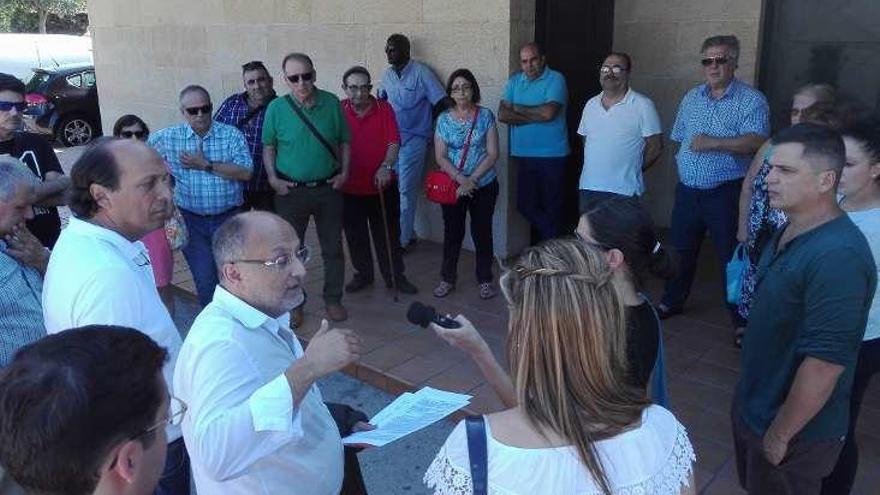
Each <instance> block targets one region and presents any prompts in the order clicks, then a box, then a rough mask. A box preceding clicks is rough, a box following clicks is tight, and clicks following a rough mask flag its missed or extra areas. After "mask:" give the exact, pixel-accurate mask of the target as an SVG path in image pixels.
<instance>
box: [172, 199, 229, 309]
mask: <svg viewBox="0 0 880 495" xmlns="http://www.w3.org/2000/svg"><path fill="white" fill-rule="evenodd" d="M180 213H181V214H182V215H183V220H184V221H185V222H186V229H187V230H188V231H189V242H188V243H187V245H186V247H184V248H183V249H182V251H183V257H184V258H186V263H187V264H188V265H189V271H190V272H192V276H193V282H194V283H195V285H196V295H197V296H198V298H199V304H201V305H202V306H207V305H208V303H210V302H211V299H212V298H213V297H214V288H215V287H217V284H218V283H219V279H218V278H217V265H216V264H215V263H214V252H213V250H212V249H211V240H212V239H213V237H214V232H216V231H217V229H218V228H220V225H222V224H223V222H225V221H226V219H228V218H229V217H231V216H233V215H235V214H236V213H238V208H232V209H230V210H227V211H224V212H223V213H220V214H218V215H198V214H195V213H193V212H191V211H187V210H184V209H183V208H180Z"/></svg>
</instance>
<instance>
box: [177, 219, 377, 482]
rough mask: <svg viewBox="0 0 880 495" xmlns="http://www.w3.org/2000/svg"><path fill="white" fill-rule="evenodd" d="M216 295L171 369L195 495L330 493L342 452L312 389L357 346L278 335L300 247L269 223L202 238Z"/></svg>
mask: <svg viewBox="0 0 880 495" xmlns="http://www.w3.org/2000/svg"><path fill="white" fill-rule="evenodd" d="M213 251H214V258H215V260H216V263H217V268H218V271H219V274H220V277H219V278H220V285H219V286H218V287H217V288H216V290H215V292H214V299H213V301H212V302H211V303H210V304H209V305H208V306H207V307H205V309H204V310H203V311H202V312H201V313H200V314H199V316H198V317H197V318H196V320H195V322H194V323H193V325H192V328H191V329H190V332H189V334H188V335H187V338H186V341H185V342H184V344H183V348H182V349H181V351H180V357H179V358H178V361H177V367H176V368H175V371H174V379H175V385H176V388H175V393H176V394H178V396H179V397H180V398H181V399H182V400H183V401H184V402H186V403H187V404H188V405H189V407H190V414H188V415H187V417H186V419H185V420H184V422H183V425H182V426H183V435H184V438H185V439H186V444H187V447H188V448H189V451H190V454H191V456H192V466H193V475H194V477H195V483H196V490H197V491H198V493H199V494H200V495H214V494H222V495H238V494H241V495H245V494H247V495H269V494H273V495H274V494H277V493H284V494H292V495H298V494H309V495H336V494H338V493H339V491H340V489H341V488H342V483H343V446H342V442H341V440H340V435H339V430H338V429H337V426H336V424H335V423H334V420H333V417H331V415H330V412H329V411H328V409H327V407H326V406H325V405H324V402H323V399H322V397H321V392H320V391H319V390H318V387H317V385H315V381H316V380H317V379H318V378H320V377H322V376H325V375H327V374H329V373H332V372H335V371H338V370H340V369H342V368H344V367H345V366H347V365H349V364H351V363H353V362H354V361H356V360H357V359H358V358H359V356H360V354H361V342H360V339H359V338H358V337H357V336H356V335H355V334H354V333H353V332H351V331H349V330H340V329H330V328H328V325H327V321H326V320H324V321H323V322H322V323H321V329H320V330H318V332H317V333H316V334H315V336H314V337H312V339H311V341H310V343H309V346H308V348H306V349H305V351H303V349H302V346H301V345H300V343H299V341H298V340H297V338H296V336H295V335H294V333H293V332H292V331H291V330H290V316H289V313H290V310H291V309H292V308H294V307H296V306H297V305H299V304H300V303H301V302H302V299H303V297H304V295H303V290H302V283H303V277H304V275H305V266H304V263H305V262H306V261H307V259H308V249H307V248H306V247H305V246H303V245H302V244H300V241H299V239H298V238H297V236H296V233H295V232H294V230H293V228H292V227H291V226H290V224H289V223H287V222H286V221H284V220H283V219H282V218H281V217H279V216H277V215H275V214H272V213H268V212H260V211H251V212H247V213H240V214H238V215H235V216H234V217H232V218H230V219H229V220H227V221H226V222H224V224H223V225H221V226H220V228H219V229H218V230H217V232H216V233H215V235H214V243H213Z"/></svg>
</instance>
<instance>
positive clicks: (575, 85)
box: [535, 0, 614, 232]
mask: <svg viewBox="0 0 880 495" xmlns="http://www.w3.org/2000/svg"><path fill="white" fill-rule="evenodd" d="M535 8H536V13H535V14H536V15H535V41H537V42H538V43H539V44H540V45H541V46H542V47H543V48H544V51H545V53H546V54H547V65H548V66H549V67H551V68H553V69H554V70H558V71H559V72H562V74H563V75H564V76H565V79H566V82H567V84H568V115H567V118H568V134H569V136H568V138H569V144H570V146H571V154H570V155H569V160H568V170H567V174H566V184H567V185H566V188H565V191H560V192H561V193H562V194H563V195H564V196H565V209H564V211H565V213H566V214H565V218H563V222H564V227H565V229H566V230H565V232H571V231H573V230H574V227H575V226H576V225H577V220H578V207H577V195H578V179H579V177H580V173H581V166H582V165H583V147H582V145H581V139H580V136H578V134H577V127H578V123H579V122H580V118H581V110H583V108H584V103H586V102H587V100H588V99H589V98H591V97H593V96H595V95H597V94H599V92H600V91H601V88H600V87H599V73H598V67H599V64H601V63H602V60H603V59H604V57H605V56H606V55H608V52H610V51H611V44H612V41H613V39H612V36H613V32H614V0H537V1H536V2H535Z"/></svg>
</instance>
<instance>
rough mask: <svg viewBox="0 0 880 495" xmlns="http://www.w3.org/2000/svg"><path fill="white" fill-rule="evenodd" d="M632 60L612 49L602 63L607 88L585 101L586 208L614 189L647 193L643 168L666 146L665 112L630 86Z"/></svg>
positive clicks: (581, 131) (601, 75)
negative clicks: (662, 125)
mask: <svg viewBox="0 0 880 495" xmlns="http://www.w3.org/2000/svg"><path fill="white" fill-rule="evenodd" d="M631 70H632V62H631V60H630V58H629V55H627V54H625V53H611V54H610V55H608V56H607V57H605V60H604V61H603V62H602V65H601V66H600V67H599V84H601V85H602V92H601V93H599V94H598V95H596V96H594V97H592V98H590V100H589V101H587V104H586V105H584V111H583V114H582V115H581V123H580V125H579V126H578V134H580V135H581V136H583V138H584V168H583V170H582V171H581V179H580V205H579V206H580V210H581V213H583V212H585V211H587V210H589V209H590V207H591V206H592V205H594V204H596V202H598V201H602V200H603V199H606V198H608V197H611V196H613V195H622V196H641V195H642V193H643V192H644V191H645V184H644V181H643V180H642V173H643V172H644V171H645V170H647V169H648V167H650V166H651V165H653V164H654V163H655V162H656V161H657V159H658V158H659V157H660V153H661V152H662V150H663V140H662V138H661V129H660V117H659V116H657V110H656V109H655V108H654V103H653V102H651V100H650V99H648V97H646V96H645V95H643V94H641V93H637V92H635V91H633V90H632V89H630V87H629V76H630V71H631Z"/></svg>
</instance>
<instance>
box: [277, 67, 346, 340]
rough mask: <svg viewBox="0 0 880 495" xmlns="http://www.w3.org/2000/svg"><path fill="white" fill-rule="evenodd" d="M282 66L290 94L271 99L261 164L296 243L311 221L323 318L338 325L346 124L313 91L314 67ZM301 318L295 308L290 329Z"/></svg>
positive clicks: (342, 314) (330, 100) (327, 97)
mask: <svg viewBox="0 0 880 495" xmlns="http://www.w3.org/2000/svg"><path fill="white" fill-rule="evenodd" d="M281 67H282V70H283V71H284V79H285V83H286V84H287V86H288V87H289V88H290V94H289V95H287V96H285V97H282V98H276V99H274V100H273V101H272V102H271V103H270V104H269V106H268V108H267V109H266V117H265V120H264V121H263V165H264V166H265V169H266V175H267V177H268V179H269V184H270V185H271V186H272V189H274V190H275V194H276V196H275V209H276V211H277V212H278V214H279V215H281V216H282V217H283V218H284V219H285V220H287V221H288V222H290V223H291V225H293V228H294V229H295V230H296V233H297V235H298V236H299V238H300V239H305V233H306V227H307V226H308V225H309V218H310V217H312V216H314V217H315V227H316V228H317V230H318V241H319V242H320V243H321V255H322V257H323V260H324V304H325V306H326V310H327V316H329V317H330V319H332V320H334V321H342V320H345V319H346V318H348V313H347V312H346V310H345V307H344V306H342V284H343V283H344V280H345V259H344V258H343V254H342V193H341V192H340V191H339V189H340V188H341V187H342V185H343V184H344V183H345V181H346V179H347V178H348V166H349V159H350V155H351V148H350V146H349V141H350V139H349V130H348V123H346V121H345V116H344V115H343V113H342V106H341V105H340V103H339V99H338V98H336V96H334V95H333V94H332V93H329V92H327V91H322V90H320V89H318V88H317V87H315V77H316V72H315V67H314V64H312V60H311V59H310V58H309V57H308V56H307V55H305V54H303V53H291V54H288V55H287V56H286V57H284V62H282V64H281ZM297 110H299V112H297ZM304 119H308V120H309V121H310V122H311V124H312V125H313V126H314V128H313V129H310V127H309V125H308V124H307V123H306V121H305V120H304ZM318 135H320V137H319V136H318ZM322 138H323V139H322ZM301 319H302V310H301V308H298V310H294V315H293V320H294V324H295V325H299V324H301V323H302V321H301Z"/></svg>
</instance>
